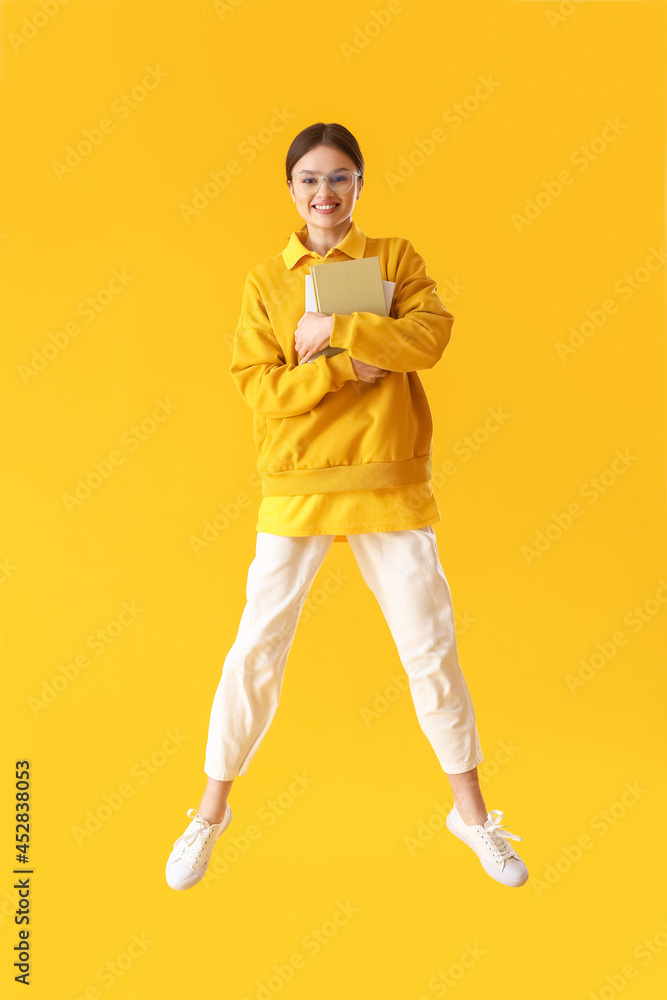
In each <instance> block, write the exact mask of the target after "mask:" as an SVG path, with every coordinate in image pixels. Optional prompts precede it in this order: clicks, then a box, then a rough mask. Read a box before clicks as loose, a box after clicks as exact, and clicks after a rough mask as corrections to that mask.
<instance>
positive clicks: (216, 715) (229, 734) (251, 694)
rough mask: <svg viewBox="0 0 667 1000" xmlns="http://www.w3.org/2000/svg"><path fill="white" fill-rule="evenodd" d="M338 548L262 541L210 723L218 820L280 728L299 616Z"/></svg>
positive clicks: (211, 793) (209, 799)
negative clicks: (235, 784) (273, 727)
mask: <svg viewBox="0 0 667 1000" xmlns="http://www.w3.org/2000/svg"><path fill="white" fill-rule="evenodd" d="M333 540H334V535H309V536H304V537H293V536H283V535H272V534H268V533H265V532H258V533H257V545H256V554H255V558H254V559H253V561H252V563H251V564H250V568H249V570H248V580H247V587H246V597H247V603H246V606H245V608H244V611H243V614H242V616H241V621H240V624H239V629H238V633H237V636H236V639H235V641H234V644H233V645H232V647H231V649H230V650H229V652H228V653H227V657H226V659H225V662H224V665H223V669H222V676H221V677H220V680H219V683H218V686H217V689H216V692H215V696H214V699H213V705H212V708H211V714H210V720H209V731H208V740H207V744H206V758H205V763H204V771H205V773H206V774H207V775H208V778H209V782H208V784H207V787H206V790H205V792H204V796H203V798H202V806H203V807H204V808H205V809H206V810H209V811H211V813H212V815H213V816H216V815H217V816H220V815H221V813H222V814H224V809H225V804H226V801H227V795H228V794H229V788H230V787H231V782H232V780H233V779H234V778H236V777H237V776H238V775H241V774H245V773H246V771H247V770H248V766H249V764H250V761H251V760H252V758H253V756H254V755H255V753H256V751H257V749H258V747H259V745H260V743H261V741H262V739H263V738H264V736H265V734H266V732H267V730H268V728H269V726H270V724H271V721H272V720H273V717H274V715H275V712H276V709H277V707H278V700H279V697H280V691H281V688H282V681H283V675H284V671H285V664H286V662H287V656H288V653H289V651H290V648H291V646H292V642H293V640H294V634H295V632H296V627H297V624H298V621H299V616H300V614H301V610H302V608H303V604H304V601H305V599H306V597H307V595H308V591H309V590H310V587H311V584H312V582H313V580H314V578H315V576H316V574H317V571H318V569H319V568H320V566H321V564H322V561H323V559H324V557H325V555H326V553H327V552H328V550H329V548H330V547H331V544H332V542H333Z"/></svg>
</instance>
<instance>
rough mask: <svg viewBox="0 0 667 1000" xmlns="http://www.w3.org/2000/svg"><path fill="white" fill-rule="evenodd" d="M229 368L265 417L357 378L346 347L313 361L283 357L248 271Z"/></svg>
mask: <svg viewBox="0 0 667 1000" xmlns="http://www.w3.org/2000/svg"><path fill="white" fill-rule="evenodd" d="M229 370H230V374H231V376H232V378H233V380H234V383H235V385H236V387H237V389H238V390H239V392H240V393H241V395H242V397H243V399H244V400H245V402H246V403H247V404H248V406H249V407H250V408H251V409H252V410H254V411H255V412H256V413H260V414H262V416H265V417H294V416H297V415H298V414H299V413H307V412H308V411H309V410H312V409H313V408H314V407H315V406H317V404H318V403H319V402H320V401H321V400H322V399H323V397H324V396H326V394H327V393H328V392H335V391H336V390H337V389H341V388H342V387H343V385H344V384H345V383H346V382H348V381H351V380H353V381H359V379H358V376H357V374H356V372H355V370H354V367H353V365H352V360H351V358H350V354H349V352H347V351H343V352H342V353H341V354H335V355H334V356H333V357H330V358H328V357H326V356H325V355H322V356H321V357H319V358H316V359H315V361H313V362H312V363H311V364H303V365H291V364H286V363H285V359H284V357H283V355H282V351H281V348H280V345H279V343H278V341H277V340H276V337H275V334H274V332H273V330H272V328H271V324H270V322H269V317H268V313H267V311H266V307H265V305H264V302H263V300H262V295H261V291H260V289H259V288H258V286H257V283H256V281H255V279H254V277H253V274H252V271H251V272H249V273H248V275H247V277H246V281H245V287H244V290H243V304H242V308H241V316H240V317H239V321H238V325H237V327H236V331H235V333H234V349H233V352H232V363H231V366H230V369H229Z"/></svg>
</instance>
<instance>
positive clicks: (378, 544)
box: [204, 526, 483, 781]
mask: <svg viewBox="0 0 667 1000" xmlns="http://www.w3.org/2000/svg"><path fill="white" fill-rule="evenodd" d="M334 538H335V535H308V536H304V537H296V536H283V535H273V534H269V533H266V532H261V531H259V532H257V545H256V550H255V558H254V559H253V561H252V563H251V564H250V567H249V569H248V579H247V586H246V598H247V603H246V606H245V609H244V611H243V614H242V615H241V621H240V624H239V629H238V633H237V636H236V639H235V641H234V644H233V645H232V647H231V649H230V650H229V652H228V653H227V656H226V658H225V662H224V664H223V668H222V674H221V677H220V680H219V683H218V686H217V689H216V692H215V696H214V699H213V705H212V708H211V714H210V721H209V730H208V740H207V744H206V758H205V763H204V771H205V773H206V774H207V775H208V776H209V777H211V778H217V779H218V780H220V781H228V780H230V779H232V778H236V777H237V776H239V775H242V774H245V773H246V771H247V770H248V766H249V764H250V761H251V760H252V758H253V757H254V755H255V753H256V751H257V749H258V747H259V745H260V743H261V741H262V739H263V738H264V736H265V734H266V732H267V730H268V728H269V726H270V724H271V722H272V720H273V717H274V715H275V712H276V709H277V707H278V700H279V698H280V691H281V688H282V682H283V675H284V671H285V664H286V662H287V657H288V654H289V651H290V648H291V646H292V642H293V639H294V634H295V632H296V627H297V624H298V621H299V616H300V614H301V610H302V608H303V605H304V602H305V600H306V597H307V596H308V591H309V590H310V587H311V584H312V582H313V580H314V578H315V576H316V574H317V571H318V569H319V568H320V566H321V565H322V562H323V560H324V557H325V555H326V554H327V552H328V551H329V548H330V547H331V545H332V543H333V541H334ZM347 539H348V543H349V544H350V546H351V548H352V551H353V553H354V556H355V559H356V560H357V564H358V566H359V569H360V571H361V574H362V576H363V579H364V581H365V582H366V584H367V585H368V587H369V588H370V589H371V591H372V592H373V594H374V595H375V597H376V598H377V601H378V603H379V605H380V608H381V610H382V613H383V615H384V617H385V619H386V622H387V624H388V626H389V629H390V631H391V634H392V637H393V639H394V642H395V644H396V648H397V650H398V654H399V657H400V660H401V663H402V665H403V668H404V669H405V672H406V674H407V677H408V683H409V687H410V693H411V696H412V700H413V703H414V707H415V711H416V714H417V719H418V722H419V725H420V727H421V729H422V731H423V732H424V734H425V735H426V737H427V739H428V740H429V742H430V744H431V746H432V747H433V750H434V751H435V754H436V756H437V758H438V761H439V763H440V766H441V767H442V770H443V771H445V772H446V773H448V774H459V773H460V772H462V771H470V770H472V769H473V768H474V767H476V765H477V764H479V763H481V761H482V759H483V758H482V751H481V748H480V742H479V736H478V733H477V728H476V725H475V712H474V709H473V705H472V702H471V699H470V694H469V692H468V687H467V685H466V682H465V678H464V676H463V673H462V670H461V666H460V664H459V659H458V653H457V648H456V636H455V631H454V614H453V610H452V599H451V594H450V590H449V584H448V583H447V579H446V577H445V574H444V572H443V569H442V566H441V564H440V558H439V555H438V548H437V543H436V537H435V532H434V530H433V527H432V526H429V527H426V528H415V529H411V530H409V531H377V532H366V533H363V534H358V535H348V536H347ZM330 641H332V642H333V641H335V637H333V636H332V637H331V639H330Z"/></svg>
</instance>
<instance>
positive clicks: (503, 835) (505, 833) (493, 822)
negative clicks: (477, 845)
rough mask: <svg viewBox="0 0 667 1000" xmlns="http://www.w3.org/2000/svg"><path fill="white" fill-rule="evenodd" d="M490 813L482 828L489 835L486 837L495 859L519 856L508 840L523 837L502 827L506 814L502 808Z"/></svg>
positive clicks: (500, 859) (492, 810)
mask: <svg viewBox="0 0 667 1000" xmlns="http://www.w3.org/2000/svg"><path fill="white" fill-rule="evenodd" d="M488 815H489V818H488V819H487V821H486V823H485V824H484V826H483V827H482V830H483V833H485V834H488V837H487V838H485V839H487V840H488V841H489V848H490V851H491V854H492V855H493V857H494V859H496V860H498V861H505V860H506V859H507V858H514V857H517V856H518V855H517V854H516V851H515V850H514V849H513V848H512V847H511V846H510V845H509V844H508V842H507V841H508V839H510V840H523V837H519V836H517V834H516V833H510V832H509V830H503V829H502V820H503V815H504V814H503V813H502V812H501V810H500V809H491V810H490V812H489V814H488Z"/></svg>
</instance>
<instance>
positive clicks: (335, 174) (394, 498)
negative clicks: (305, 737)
mask: <svg viewBox="0 0 667 1000" xmlns="http://www.w3.org/2000/svg"><path fill="white" fill-rule="evenodd" d="M286 170H287V186H288V189H289V192H290V195H291V197H292V201H293V202H294V203H295V205H296V209H297V211H298V213H299V215H300V216H301V218H302V219H303V225H301V226H300V228H299V229H297V230H295V231H294V232H293V233H292V234H291V236H290V238H289V241H288V243H287V246H286V247H285V249H284V250H283V251H282V253H280V254H276V255H275V256H273V257H270V258H268V259H267V260H265V261H263V262H262V263H260V264H258V265H256V266H255V267H253V268H251V270H250V271H249V272H248V274H247V277H246V281H245V287H244V293H243V302H242V308H241V316H240V318H239V321H238V325H237V328H236V333H235V338H234V350H233V357H232V364H231V368H230V372H231V375H232V378H233V380H234V383H235V385H236V387H237V389H238V390H239V392H240V393H241V395H242V397H243V399H244V400H245V401H246V403H247V404H248V405H249V406H250V407H251V408H252V410H253V413H254V439H255V444H256V447H257V451H258V456H259V457H258V462H257V469H258V472H259V473H260V476H261V480H262V500H261V503H260V507H259V516H258V522H257V526H256V530H257V543H256V552H255V558H254V560H253V561H252V563H251V564H250V568H249V570H248V579H247V589H246V595H247V603H246V606H245V609H244V611H243V614H242V616H241V621H240V625H239V630H238V633H237V636H236V639H235V641H234V644H233V646H232V647H231V649H230V650H229V652H228V654H227V657H226V659H225V663H224V665H223V669H222V676H221V678H220V681H219V683H218V686H217V690H216V692H215V697H214V699H213V705H212V708H211V715H210V722H209V732H208V742H207V746H206V759H205V763H204V771H205V773H206V775H207V777H208V781H207V784H206V788H205V790H204V794H203V796H202V799H201V802H200V804H199V809H198V810H194V809H188V810H187V815H188V816H189V817H191V822H190V824H189V825H188V827H187V829H186V830H185V832H184V833H183V834H182V835H181V836H180V837H179V838H178V839H177V840H176V841H175V843H174V849H173V851H172V852H171V854H170V856H169V860H168V862H167V868H166V875H167V882H168V884H169V885H170V886H171V887H172V888H174V889H187V888H189V887H190V886H193V885H195V884H196V883H197V882H199V880H200V879H201V878H202V877H203V875H204V873H205V871H206V868H207V866H208V863H209V859H210V857H211V852H212V850H213V847H214V845H215V842H216V840H217V839H218V837H219V836H220V834H222V833H223V831H224V830H226V829H227V827H228V826H229V824H230V822H231V819H232V812H231V809H230V807H229V805H228V803H227V798H228V795H229V791H230V788H231V786H232V783H233V781H234V779H235V778H236V777H238V776H239V775H243V774H245V773H246V772H247V770H248V766H249V764H250V761H251V760H252V758H253V756H254V755H255V752H256V751H257V749H258V747H259V745H260V743H261V741H262V739H263V737H264V735H265V734H266V732H267V730H268V728H269V725H270V724H271V721H272V720H273V717H274V714H275V711H276V708H277V705H278V699H279V696H280V690H281V686H282V679H283V674H284V669H285V664H286V661H287V656H288V653H289V650H290V648H291V645H292V641H293V638H294V634H295V631H296V627H297V623H298V621H299V616H300V614H301V610H302V607H303V604H304V601H305V599H306V597H307V595H308V591H309V589H310V586H311V584H312V582H313V579H314V578H315V575H316V573H317V571H318V569H319V568H320V566H321V564H322V561H323V559H324V557H325V555H326V553H327V552H328V550H329V548H330V546H331V545H332V543H333V542H334V541H346V540H347V542H348V543H349V544H350V545H351V547H352V551H353V552H354V556H355V558H356V560H357V563H358V565H359V568H360V571H361V574H362V576H363V578H364V580H365V582H366V583H367V585H368V586H369V588H370V589H371V590H372V592H373V593H374V595H375V597H376V598H377V601H378V603H379V605H380V607H381V609H382V612H383V614H384V616H385V619H386V621H387V624H388V626H389V628H390V630H391V633H392V636H393V638H394V640H395V642H396V647H397V649H398V652H399V655H400V659H401V663H402V665H403V667H404V669H405V671H406V673H407V675H408V681H409V686H410V692H411V695H412V698H413V702H414V706H415V710H416V714H417V718H418V720H419V724H420V726H421V729H422V730H423V732H424V734H425V735H426V737H427V738H428V740H429V741H430V743H431V746H432V747H433V750H434V751H435V753H436V755H437V757H438V761H439V763H440V765H441V767H442V770H443V771H444V772H445V774H446V775H447V778H448V780H449V783H450V786H451V788H452V791H453V794H454V803H455V804H454V806H453V808H452V810H451V812H450V813H449V814H448V816H447V827H448V829H449V830H450V831H451V832H452V833H453V834H454V835H455V836H457V837H458V838H459V839H461V840H462V841H463V842H464V843H466V844H468V846H470V847H471V848H472V850H473V851H475V853H476V854H477V856H478V857H479V859H480V861H481V863H482V866H483V867H484V869H485V871H486V872H487V873H488V874H489V875H490V876H491V877H492V878H494V879H496V880H497V881H498V882H501V883H502V884H504V885H507V886H519V885H523V884H524V883H525V881H526V879H527V878H528V872H527V870H526V866H525V865H524V863H523V861H522V860H521V858H520V857H519V855H518V854H517V853H516V852H515V851H514V850H513V849H512V848H511V846H510V844H509V843H508V838H511V839H513V840H521V839H522V838H521V837H517V836H516V835H515V834H512V833H509V832H508V831H506V830H503V829H502V828H501V826H500V823H501V821H502V817H503V813H502V812H500V811H499V810H497V809H494V810H491V812H488V813H487V811H486V806H485V804H484V800H483V798H482V794H481V791H480V787H479V781H478V776H477V765H478V764H479V763H481V761H482V759H483V758H482V751H481V748H480V742H479V737H478V733H477V729H476V725H475V712H474V709H473V706H472V702H471V699H470V695H469V692H468V688H467V686H466V682H465V679H464V677H463V673H462V670H461V666H460V664H459V660H458V653H457V647H456V637H455V631H454V615H453V610H452V601H451V594H450V590H449V585H448V583H447V579H446V577H445V574H444V572H443V569H442V566H441V564H440V559H439V554H438V548H437V544H436V537H435V532H434V530H433V527H432V525H433V524H434V523H436V522H437V521H439V520H440V512H439V510H438V507H437V504H436V501H435V497H434V496H433V493H432V491H431V486H430V480H431V476H432V465H431V461H432V435H433V424H432V420H431V413H430V409H429V405H428V401H427V398H426V394H425V392H424V388H423V386H422V384H421V382H420V379H419V376H418V375H417V371H418V370H419V369H426V368H432V367H433V366H434V365H435V364H436V362H437V361H438V360H439V359H440V357H441V356H442V353H443V351H444V349H445V347H446V345H447V343H448V341H449V338H450V335H451V328H452V324H453V322H454V317H453V316H452V314H451V313H450V312H448V311H447V309H445V307H444V305H443V304H442V302H441V300H440V298H439V296H438V295H437V292H436V288H437V285H436V282H435V281H434V280H433V279H432V278H430V277H429V276H428V274H427V272H426V266H425V263H424V260H423V259H422V258H421V257H420V255H419V254H418V253H417V252H416V251H415V249H414V248H413V246H412V244H411V243H410V242H409V241H408V240H406V239H403V238H401V237H378V238H374V237H370V236H367V235H366V234H365V233H364V232H362V230H361V229H360V228H359V227H358V226H357V224H356V223H355V222H354V221H353V220H352V211H353V209H354V206H355V202H356V201H358V200H359V196H360V193H361V190H362V188H363V184H364V160H363V158H362V155H361V151H360V149H359V146H358V144H357V141H356V139H355V138H354V136H353V135H352V134H351V133H350V132H349V131H348V130H347V129H346V128H344V127H343V126H342V125H337V124H331V123H330V124H325V123H322V122H318V123H317V124H315V125H311V126H310V127H308V128H306V129H304V130H303V131H302V132H300V133H299V134H298V135H297V136H296V138H295V139H294V141H293V142H292V144H291V146H290V148H289V150H288V153H287V162H286ZM374 256H375V257H379V259H380V269H381V273H382V278H383V279H384V280H385V281H388V282H394V289H393V299H392V304H391V310H390V313H389V315H388V316H381V315H379V314H376V313H374V312H354V313H352V314H351V315H339V314H336V313H334V314H333V315H325V314H324V313H319V312H313V311H305V277H306V275H307V274H308V273H309V272H310V269H311V267H321V266H324V265H326V264H327V263H330V262H332V261H349V260H357V259H360V258H362V257H374ZM332 348H335V349H336V350H331V349H332ZM287 417H289V418H290V419H289V420H288V419H286V418H287Z"/></svg>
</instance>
